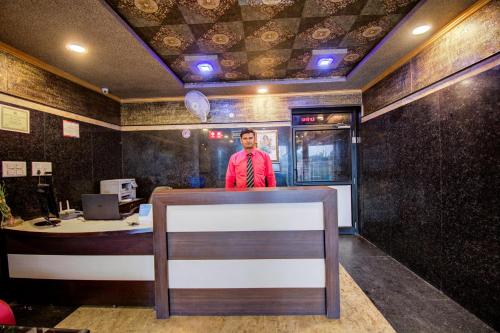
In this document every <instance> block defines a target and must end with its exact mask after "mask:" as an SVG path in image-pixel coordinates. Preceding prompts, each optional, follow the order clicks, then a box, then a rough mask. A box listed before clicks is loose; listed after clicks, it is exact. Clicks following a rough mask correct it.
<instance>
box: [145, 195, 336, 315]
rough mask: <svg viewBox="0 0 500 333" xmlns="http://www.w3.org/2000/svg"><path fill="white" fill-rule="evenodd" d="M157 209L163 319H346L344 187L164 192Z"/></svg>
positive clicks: (156, 241) (158, 293) (158, 288)
mask: <svg viewBox="0 0 500 333" xmlns="http://www.w3.org/2000/svg"><path fill="white" fill-rule="evenodd" d="M153 211H154V212H153V216H154V218H153V219H154V227H153V233H154V254H155V281H156V283H155V303H156V315H157V317H158V318H168V317H169V316H170V315H291V314H294V315H298V314H300V315H303V314H309V315H313V314H323V315H326V316H327V317H328V318H339V316H340V299H339V262H338V225H337V191H336V190H335V189H331V188H328V187H289V188H272V189H270V188H256V189H250V190H245V191H241V190H233V191H227V190H223V189H192V190H168V191H158V192H155V193H153Z"/></svg>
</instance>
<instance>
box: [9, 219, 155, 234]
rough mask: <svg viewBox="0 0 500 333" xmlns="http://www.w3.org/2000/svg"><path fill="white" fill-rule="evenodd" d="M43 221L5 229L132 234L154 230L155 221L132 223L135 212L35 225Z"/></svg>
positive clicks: (43, 232) (13, 230)
mask: <svg viewBox="0 0 500 333" xmlns="http://www.w3.org/2000/svg"><path fill="white" fill-rule="evenodd" d="M39 221H41V219H34V220H29V221H25V222H24V223H22V224H21V225H18V226H16V227H7V228H4V229H3V230H5V231H7V232H9V233H10V232H15V233H17V232H19V233H27V232H30V233H31V232H36V233H42V234H50V235H54V236H56V235H58V236H61V234H68V235H75V234H90V233H103V232H106V233H107V232H126V233H130V234H134V233H145V232H152V231H153V221H152V220H151V221H148V222H141V223H140V224H139V225H130V224H131V223H134V222H135V223H137V221H138V214H133V215H131V216H129V217H127V218H125V219H123V220H102V221H97V220H95V221H94V220H93V221H86V220H84V219H83V218H76V219H69V220H62V221H61V223H59V224H58V225H57V226H56V227H53V226H43V227H37V226H35V223H36V222H39Z"/></svg>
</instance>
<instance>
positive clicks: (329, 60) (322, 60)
mask: <svg viewBox="0 0 500 333" xmlns="http://www.w3.org/2000/svg"><path fill="white" fill-rule="evenodd" d="M332 62H333V58H320V59H319V60H318V62H317V64H318V66H319V67H328V66H330V65H331V64H332Z"/></svg>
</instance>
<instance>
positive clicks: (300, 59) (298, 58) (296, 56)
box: [287, 50, 312, 70]
mask: <svg viewBox="0 0 500 333" xmlns="http://www.w3.org/2000/svg"><path fill="white" fill-rule="evenodd" d="M311 55H312V52H311V51H310V50H293V51H292V56H291V57H290V61H289V62H288V67H287V68H288V69H289V70H304V69H305V68H306V67H307V64H308V63H309V59H311Z"/></svg>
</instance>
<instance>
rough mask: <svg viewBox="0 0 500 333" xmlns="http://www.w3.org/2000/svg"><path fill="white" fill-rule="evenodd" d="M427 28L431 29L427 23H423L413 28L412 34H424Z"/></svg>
mask: <svg viewBox="0 0 500 333" xmlns="http://www.w3.org/2000/svg"><path fill="white" fill-rule="evenodd" d="M429 30H431V26H430V25H428V24H425V25H421V26H419V27H416V28H415V29H413V31H412V34H414V35H421V34H425V33H426V32H427V31H429Z"/></svg>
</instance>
